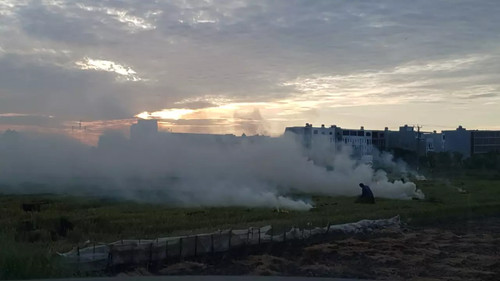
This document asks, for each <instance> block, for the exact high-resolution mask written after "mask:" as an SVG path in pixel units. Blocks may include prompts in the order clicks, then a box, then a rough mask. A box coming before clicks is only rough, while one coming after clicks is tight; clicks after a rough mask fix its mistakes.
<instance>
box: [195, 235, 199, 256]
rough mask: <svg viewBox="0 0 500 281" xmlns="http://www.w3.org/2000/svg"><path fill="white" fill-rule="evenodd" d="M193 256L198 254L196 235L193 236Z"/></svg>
mask: <svg viewBox="0 0 500 281" xmlns="http://www.w3.org/2000/svg"><path fill="white" fill-rule="evenodd" d="M194 256H195V257H197V256H198V235H195V236H194Z"/></svg>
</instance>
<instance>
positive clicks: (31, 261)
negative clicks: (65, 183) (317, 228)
mask: <svg viewBox="0 0 500 281" xmlns="http://www.w3.org/2000/svg"><path fill="white" fill-rule="evenodd" d="M417 186H418V187H419V188H421V189H422V190H423V191H424V193H425V195H426V199H425V200H412V201H401V200H389V199H377V203H376V204H375V205H362V204H355V203H353V201H354V198H352V197H325V196H314V197H313V201H314V203H315V204H316V208H314V209H312V210H310V211H306V212H303V211H289V212H274V211H273V210H272V209H266V208H240V207H231V208H227V207H226V208H208V207H207V208H171V207H169V206H164V205H151V204H140V203H134V202H123V201H112V200H104V199H98V198H78V197H71V196H61V195H58V196H56V195H1V196H0V229H1V231H0V235H1V236H0V247H1V251H0V279H4V278H28V277H48V276H61V275H63V276H64V275H65V274H68V273H65V272H60V267H58V265H57V260H55V259H54V258H53V254H54V253H55V252H56V251H65V250H69V249H71V248H72V247H74V246H76V245H77V244H79V243H80V244H81V243H83V242H85V241H87V240H90V241H98V242H111V241H116V240H119V239H122V238H123V239H128V238H132V239H134V238H156V237H164V236H169V235H177V234H190V233H203V232H208V231H213V230H217V229H227V228H235V229H236V228H245V227H248V226H262V225H268V224H272V225H273V226H276V227H290V226H299V227H307V226H308V225H313V226H314V225H322V226H324V225H326V224H327V223H331V224H337V223H344V222H350V221H356V220H360V219H375V218H387V217H391V216H395V215H398V214H399V215H401V217H402V219H403V221H405V222H408V223H410V224H425V223H439V222H442V221H444V220H450V219H453V220H457V219H463V218H470V217H476V216H482V215H494V214H498V213H500V180H487V179H483V180H478V179H473V178H470V177H469V178H457V179H455V180H452V181H448V180H431V181H420V182H417ZM457 187H461V188H463V189H465V190H466V191H467V192H466V193H460V192H459V191H458V190H457ZM35 201H44V202H45V203H46V204H44V205H42V206H41V210H40V212H33V213H31V212H25V211H24V210H23V209H22V208H21V206H22V204H23V203H30V202H35Z"/></svg>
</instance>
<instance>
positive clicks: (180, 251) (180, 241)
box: [179, 237, 182, 260]
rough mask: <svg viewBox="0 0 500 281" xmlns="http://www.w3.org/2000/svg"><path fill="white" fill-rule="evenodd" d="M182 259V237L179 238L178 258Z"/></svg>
mask: <svg viewBox="0 0 500 281" xmlns="http://www.w3.org/2000/svg"><path fill="white" fill-rule="evenodd" d="M180 259H182V237H181V238H179V260H180Z"/></svg>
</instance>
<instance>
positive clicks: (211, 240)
mask: <svg viewBox="0 0 500 281" xmlns="http://www.w3.org/2000/svg"><path fill="white" fill-rule="evenodd" d="M210 244H211V245H210V252H211V253H212V255H213V254H214V234H213V233H212V234H210Z"/></svg>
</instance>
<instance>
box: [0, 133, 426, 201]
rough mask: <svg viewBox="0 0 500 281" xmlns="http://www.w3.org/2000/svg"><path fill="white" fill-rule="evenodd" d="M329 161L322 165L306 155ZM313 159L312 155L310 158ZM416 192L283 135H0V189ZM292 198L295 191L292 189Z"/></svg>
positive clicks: (201, 196)
mask: <svg viewBox="0 0 500 281" xmlns="http://www.w3.org/2000/svg"><path fill="white" fill-rule="evenodd" d="M311 158H313V159H314V158H315V159H316V160H317V161H319V159H320V160H321V161H322V162H323V163H324V164H328V165H330V166H331V167H333V170H330V171H328V170H327V169H325V168H324V167H321V166H318V165H317V164H314V163H313V161H311V160H309V159H311ZM317 161H315V162H317ZM360 182H363V183H365V184H368V185H369V186H370V187H371V188H372V191H373V193H374V195H375V197H383V198H395V199H411V198H412V197H415V196H417V197H418V196H422V195H421V193H420V192H419V191H417V189H416V186H415V184H414V183H412V182H406V183H403V182H401V181H396V182H393V183H391V182H389V181H388V179H387V176H386V174H385V172H383V171H374V170H373V169H372V168H371V167H370V166H368V165H364V164H360V163H358V161H356V160H354V159H353V158H351V157H350V151H349V150H348V149H339V150H334V151H330V152H326V153H325V152H324V153H323V156H321V154H320V153H316V155H315V156H314V157H312V156H311V155H309V157H308V156H307V155H304V153H303V150H302V148H301V146H300V145H299V144H298V143H297V142H296V141H294V140H292V139H289V138H285V137H282V138H264V137H262V138H236V137H234V138H231V137H221V136H196V135H194V136H193V135H192V136H187V135H181V134H180V135H177V134H168V133H166V134H160V135H159V136H158V137H156V138H149V139H143V140H141V141H135V142H134V141H129V140H128V139H126V138H125V137H124V136H122V135H120V134H117V133H107V134H106V135H104V136H103V138H102V141H101V143H100V146H99V147H98V148H96V147H90V146H86V145H84V144H81V143H78V142H76V141H74V140H70V139H67V138H65V137H62V136H54V135H33V134H24V133H23V134H21V133H12V132H11V133H4V134H3V135H1V136H0V192H1V193H4V192H19V193H40V192H53V193H67V194H74V195H75V194H76V195H78V194H83V195H97V196H112V197H119V198H127V199H134V200H145V201H150V202H162V203H171V204H175V205H184V206H249V207H278V208H288V209H297V210H307V209H309V208H311V207H312V205H311V203H309V202H306V201H305V200H301V199H296V197H297V196H293V195H297V194H324V195H348V196H355V195H358V194H360V189H359V187H358V184H359V183H360ZM299 197H300V195H299Z"/></svg>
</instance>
